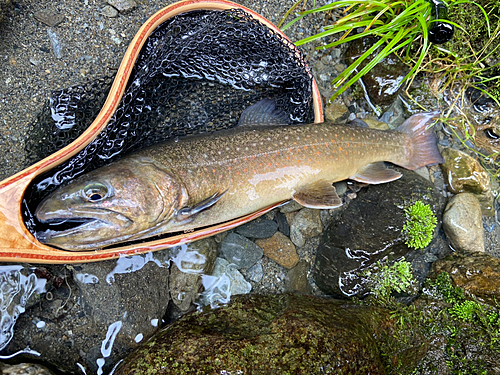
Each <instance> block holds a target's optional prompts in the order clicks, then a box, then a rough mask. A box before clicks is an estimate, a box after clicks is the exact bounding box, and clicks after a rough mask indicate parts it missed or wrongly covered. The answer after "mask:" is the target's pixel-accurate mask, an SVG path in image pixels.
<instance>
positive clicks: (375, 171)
mask: <svg viewBox="0 0 500 375" xmlns="http://www.w3.org/2000/svg"><path fill="white" fill-rule="evenodd" d="M401 176H402V174H401V173H399V172H397V171H395V170H393V169H388V168H387V167H386V166H385V164H384V162H381V161H380V162H376V163H372V164H368V165H367V166H366V167H364V168H363V169H361V170H360V171H359V172H358V173H356V174H355V175H354V176H351V177H349V178H350V179H351V180H354V181H358V182H364V183H366V184H383V183H385V182H390V181H394V180H397V179H398V178H400V177H401Z"/></svg>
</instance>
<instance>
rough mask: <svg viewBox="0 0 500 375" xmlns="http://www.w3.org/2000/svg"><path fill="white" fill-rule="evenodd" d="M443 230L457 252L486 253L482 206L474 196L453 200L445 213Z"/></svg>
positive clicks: (463, 196) (456, 197)
mask: <svg viewBox="0 0 500 375" xmlns="http://www.w3.org/2000/svg"><path fill="white" fill-rule="evenodd" d="M443 229H444V232H445V234H446V236H447V237H448V239H449V240H450V242H451V245H452V247H453V248H454V249H455V250H464V251H473V252H475V251H479V252H484V239H483V218H482V215H481V205H480V204H479V201H478V199H477V198H476V196H475V195H474V194H470V193H460V194H457V195H455V196H454V197H453V198H451V200H450V201H449V202H448V204H447V205H446V209H445V210H444V213H443Z"/></svg>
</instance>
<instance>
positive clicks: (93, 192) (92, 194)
mask: <svg viewBox="0 0 500 375" xmlns="http://www.w3.org/2000/svg"><path fill="white" fill-rule="evenodd" d="M83 194H84V196H85V198H86V199H87V200H88V201H89V202H99V201H102V200H103V199H104V198H106V197H107V194H108V188H107V187H106V186H105V185H103V184H100V183H98V182H94V183H91V184H88V185H87V186H85V187H84V188H83Z"/></svg>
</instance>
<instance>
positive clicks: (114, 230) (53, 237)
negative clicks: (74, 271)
mask: <svg viewBox="0 0 500 375" xmlns="http://www.w3.org/2000/svg"><path fill="white" fill-rule="evenodd" d="M35 216H36V217H37V219H38V220H39V221H40V223H41V224H42V225H43V228H41V230H40V231H37V232H36V238H37V240H38V241H40V242H41V243H43V244H47V245H52V246H56V247H59V248H62V249H65V250H76V251H79V250H86V249H88V246H89V245H92V246H98V247H99V246H104V245H105V244H109V243H113V242H115V241H114V239H115V238H123V237H126V236H127V234H129V233H128V231H129V230H130V228H131V227H133V224H134V221H133V220H131V219H130V218H128V217H126V216H125V215H122V214H120V213H117V212H114V211H111V210H108V209H102V208H99V209H97V208H96V209H93V210H88V209H87V210H85V209H81V210H71V211H68V210H56V211H42V210H38V211H37V212H36V213H35Z"/></svg>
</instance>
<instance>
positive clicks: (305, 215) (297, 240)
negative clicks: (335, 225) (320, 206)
mask: <svg viewBox="0 0 500 375" xmlns="http://www.w3.org/2000/svg"><path fill="white" fill-rule="evenodd" d="M322 230H323V223H322V222H321V212H320V210H316V209H313V208H303V209H301V210H300V211H299V212H298V213H297V214H296V215H295V216H294V217H293V219H292V222H291V224H290V239H291V240H292V242H293V243H294V244H295V245H296V246H298V247H301V246H304V244H305V243H306V240H307V239H309V238H312V237H316V236H317V235H318V234H320V233H321V231H322Z"/></svg>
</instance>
